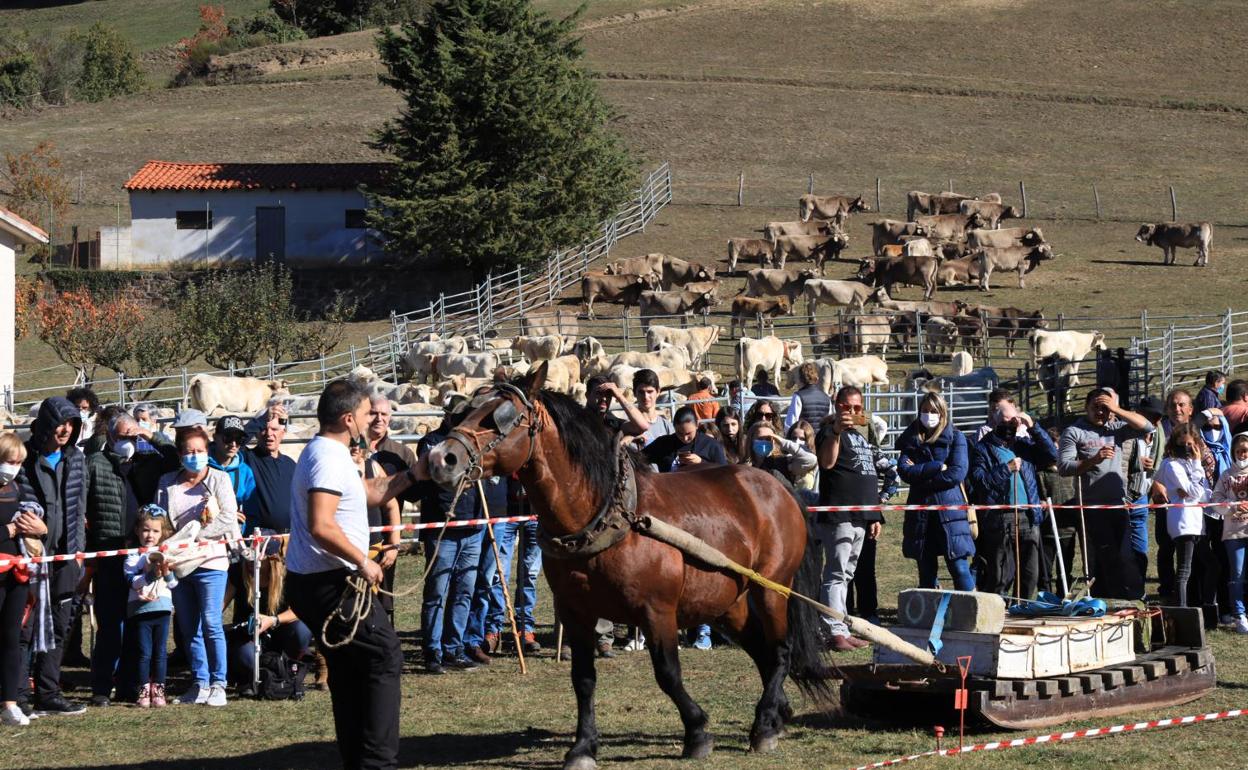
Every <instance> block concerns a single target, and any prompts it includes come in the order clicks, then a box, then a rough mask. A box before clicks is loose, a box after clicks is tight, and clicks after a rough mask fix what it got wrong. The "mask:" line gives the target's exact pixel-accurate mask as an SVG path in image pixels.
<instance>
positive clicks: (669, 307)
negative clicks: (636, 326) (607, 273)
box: [640, 291, 718, 329]
mask: <svg viewBox="0 0 1248 770" xmlns="http://www.w3.org/2000/svg"><path fill="white" fill-rule="evenodd" d="M717 303H718V300H717V299H716V298H715V292H713V291H703V292H692V291H643V292H642V293H641V302H640V307H641V325H642V326H643V327H644V328H647V329H649V328H650V319H651V318H654V317H656V316H673V315H679V316H680V317H681V319H680V324H681V326H684V325H685V324H687V323H688V319H689V316H691V315H693V314H694V313H701V312H704V311H707V310H710V309H711V308H712V307H714V306H715V305H716V304H717Z"/></svg>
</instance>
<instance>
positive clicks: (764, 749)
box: [750, 733, 780, 754]
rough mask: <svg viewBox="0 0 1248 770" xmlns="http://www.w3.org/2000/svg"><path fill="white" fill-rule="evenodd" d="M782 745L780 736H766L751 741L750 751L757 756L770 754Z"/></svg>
mask: <svg viewBox="0 0 1248 770" xmlns="http://www.w3.org/2000/svg"><path fill="white" fill-rule="evenodd" d="M779 745H780V736H779V735H778V734H774V733H773V734H772V735H764V736H762V737H761V738H753V739H751V740H750V751H752V752H754V753H755V754H770V753H771V752H773V751H775V750H776V749H777V748H778V747H779Z"/></svg>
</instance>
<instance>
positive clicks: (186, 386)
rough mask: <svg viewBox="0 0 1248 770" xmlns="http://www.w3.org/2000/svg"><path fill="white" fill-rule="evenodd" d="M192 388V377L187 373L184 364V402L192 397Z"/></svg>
mask: <svg viewBox="0 0 1248 770" xmlns="http://www.w3.org/2000/svg"><path fill="white" fill-rule="evenodd" d="M190 389H191V386H190V377H189V376H188V375H187V373H186V367H185V366H184V367H182V404H185V403H186V402H187V401H188V400H189V399H190V395H191V394H190V393H189V392H188V391H189V390H190Z"/></svg>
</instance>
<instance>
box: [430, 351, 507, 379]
mask: <svg viewBox="0 0 1248 770" xmlns="http://www.w3.org/2000/svg"><path fill="white" fill-rule="evenodd" d="M433 368H434V369H435V370H436V371H437V373H438V376H439V377H448V376H450V375H454V374H462V375H464V376H465V377H493V376H494V370H495V369H497V368H498V356H497V355H495V354H493V353H448V354H446V355H443V356H437V357H436V358H434V359H433Z"/></svg>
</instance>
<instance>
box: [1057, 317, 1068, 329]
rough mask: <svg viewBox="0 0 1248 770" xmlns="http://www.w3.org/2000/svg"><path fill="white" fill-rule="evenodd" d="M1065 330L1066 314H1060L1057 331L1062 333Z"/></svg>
mask: <svg viewBox="0 0 1248 770" xmlns="http://www.w3.org/2000/svg"><path fill="white" fill-rule="evenodd" d="M1065 328H1066V314H1065V313H1058V314H1057V330H1058V331H1059V332H1060V331H1062V330H1063V329H1065Z"/></svg>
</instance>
